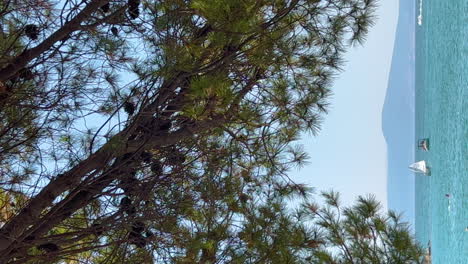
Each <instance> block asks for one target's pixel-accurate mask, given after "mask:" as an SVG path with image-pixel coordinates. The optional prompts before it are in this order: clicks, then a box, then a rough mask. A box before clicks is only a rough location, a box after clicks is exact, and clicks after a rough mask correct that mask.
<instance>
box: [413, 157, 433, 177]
mask: <svg viewBox="0 0 468 264" xmlns="http://www.w3.org/2000/svg"><path fill="white" fill-rule="evenodd" d="M409 169H410V170H411V171H413V172H416V173H422V174H425V175H430V171H429V168H428V167H427V166H426V162H425V161H424V160H421V161H418V162H415V163H413V164H411V165H409Z"/></svg>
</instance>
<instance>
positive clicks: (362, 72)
mask: <svg viewBox="0 0 468 264" xmlns="http://www.w3.org/2000/svg"><path fill="white" fill-rule="evenodd" d="M377 16H378V20H377V22H376V24H375V26H374V27H372V28H371V30H370V32H369V35H368V38H367V40H366V42H365V43H364V45H363V46H357V47H353V48H351V49H350V50H349V52H348V53H347V54H346V57H345V59H346V61H347V63H346V65H345V67H344V71H343V72H342V73H340V75H339V77H338V78H337V80H336V81H335V84H334V86H333V92H334V96H333V97H332V98H331V99H330V104H331V106H330V108H329V110H330V111H329V114H328V115H326V116H325V117H324V119H325V120H324V122H323V124H322V130H321V132H320V133H319V135H318V136H316V137H313V136H312V135H304V136H303V140H302V143H303V144H304V146H305V149H306V150H307V152H308V153H309V155H310V163H309V164H307V165H306V166H305V167H303V168H300V169H299V170H297V171H293V172H292V173H291V174H292V178H293V179H294V180H296V181H298V182H301V183H307V184H309V185H311V186H313V187H315V188H316V189H317V190H329V189H331V188H332V189H334V190H336V191H339V192H341V194H342V198H343V201H344V203H345V204H350V203H351V202H353V201H354V200H355V198H356V197H357V196H358V195H364V194H368V193H372V194H375V195H376V196H377V199H378V200H379V201H381V202H382V203H383V205H384V207H385V208H386V207H387V183H386V180H387V147H386V143H385V139H384V137H383V133H382V107H383V103H384V99H385V92H386V89H387V83H388V77H389V72H390V66H391V61H392V52H393V45H394V39H395V31H396V25H397V20H398V1H396V0H380V1H379V8H378V11H377Z"/></svg>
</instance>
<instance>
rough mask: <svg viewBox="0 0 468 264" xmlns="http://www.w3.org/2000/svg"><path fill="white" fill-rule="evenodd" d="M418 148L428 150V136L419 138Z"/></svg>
mask: <svg viewBox="0 0 468 264" xmlns="http://www.w3.org/2000/svg"><path fill="white" fill-rule="evenodd" d="M418 148H420V149H422V150H424V151H429V139H428V138H423V139H420V140H419V141H418Z"/></svg>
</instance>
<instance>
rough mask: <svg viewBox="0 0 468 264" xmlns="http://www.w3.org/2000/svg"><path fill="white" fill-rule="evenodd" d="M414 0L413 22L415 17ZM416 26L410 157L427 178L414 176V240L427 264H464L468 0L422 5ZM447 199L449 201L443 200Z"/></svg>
mask: <svg viewBox="0 0 468 264" xmlns="http://www.w3.org/2000/svg"><path fill="white" fill-rule="evenodd" d="M419 1H420V0H417V3H416V13H417V14H416V17H417V16H418V15H420V2H419ZM422 1H423V2H422V9H421V11H422V14H421V15H422V24H421V25H418V24H416V46H415V48H416V121H415V122H416V130H415V137H416V139H415V140H417V139H419V138H429V139H430V151H429V152H422V151H416V154H415V159H416V160H426V162H427V163H428V165H429V166H430V168H431V170H432V173H431V176H416V184H415V185H416V197H415V201H416V206H415V209H416V216H415V217H416V237H417V239H418V240H419V241H420V242H421V244H423V245H427V243H428V241H431V244H432V261H433V262H432V263H435V264H439V263H440V264H452V263H453V264H466V263H468V231H467V230H465V229H466V228H468V0H422ZM446 194H449V197H446Z"/></svg>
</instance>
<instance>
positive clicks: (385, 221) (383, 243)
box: [303, 191, 423, 264]
mask: <svg viewBox="0 0 468 264" xmlns="http://www.w3.org/2000/svg"><path fill="white" fill-rule="evenodd" d="M322 197H323V198H324V202H325V205H324V206H323V207H320V206H318V205H316V204H311V203H306V204H304V206H303V210H304V212H303V213H305V214H307V213H309V214H310V215H311V217H312V224H313V225H315V226H317V229H316V231H314V232H316V234H318V238H317V240H319V241H321V244H320V247H319V250H318V251H317V252H315V253H314V255H313V257H312V258H311V260H312V262H313V263H376V264H377V263H420V261H421V258H422V256H423V251H422V248H421V247H420V246H419V245H418V244H417V242H416V241H415V239H414V237H413V235H412V234H411V230H410V228H409V226H408V224H407V223H405V222H402V221H401V220H400V217H399V216H397V215H396V214H395V213H394V212H392V211H389V212H388V213H386V214H385V213H382V212H381V210H380V209H381V205H380V203H379V202H378V201H377V200H376V199H375V197H374V196H372V195H369V196H367V197H363V196H360V197H359V198H358V199H357V201H356V203H355V204H354V205H352V206H350V207H343V206H341V205H340V201H339V194H338V193H336V192H333V191H332V192H324V193H322Z"/></svg>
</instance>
